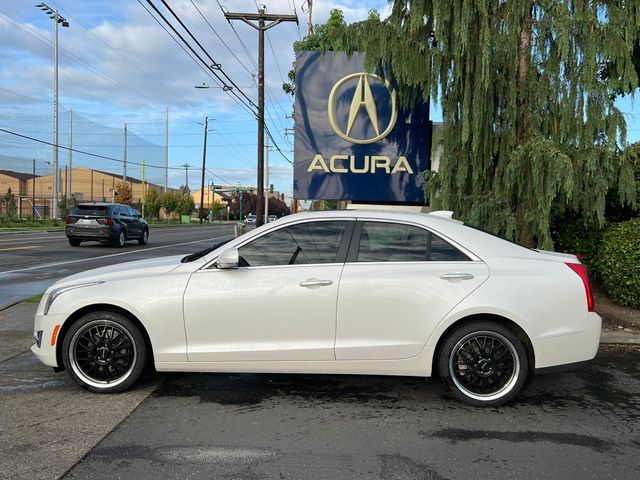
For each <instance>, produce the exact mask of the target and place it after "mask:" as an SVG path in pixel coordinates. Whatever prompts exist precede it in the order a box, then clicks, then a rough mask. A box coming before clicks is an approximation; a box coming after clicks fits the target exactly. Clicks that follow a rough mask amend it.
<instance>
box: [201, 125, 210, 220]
mask: <svg viewBox="0 0 640 480" xmlns="http://www.w3.org/2000/svg"><path fill="white" fill-rule="evenodd" d="M208 128H209V117H204V145H203V147H202V180H201V181H200V207H199V208H198V221H199V222H200V223H202V207H203V206H204V170H205V168H206V165H207V129H208Z"/></svg>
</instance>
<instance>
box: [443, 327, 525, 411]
mask: <svg viewBox="0 0 640 480" xmlns="http://www.w3.org/2000/svg"><path fill="white" fill-rule="evenodd" d="M490 341H491V343H489V342H490ZM528 371H529V362H528V358H527V351H526V349H525V347H524V345H523V343H522V341H521V340H520V339H519V338H518V337H517V336H516V335H515V334H514V333H513V332H512V331H511V330H510V329H508V328H507V327H504V326H503V325H500V324H498V323H495V322H491V321H479V322H473V323H468V324H466V325H462V326H461V327H459V328H457V329H456V330H454V331H453V332H452V333H451V334H449V336H448V337H447V338H446V339H445V341H444V343H443V344H442V348H441V349H440V352H439V355H438V373H439V374H440V378H441V379H442V381H443V382H444V383H445V384H446V386H447V387H448V388H449V390H450V392H451V395H453V397H454V398H455V399H456V400H459V401H460V402H462V403H466V404H468V405H473V406H478V407H495V406H497V405H502V404H504V403H506V402H509V401H510V400H512V399H513V398H515V397H516V395H518V393H520V391H521V390H522V387H523V386H524V384H525V381H526V379H527V374H528Z"/></svg>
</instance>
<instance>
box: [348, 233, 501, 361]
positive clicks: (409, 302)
mask: <svg viewBox="0 0 640 480" xmlns="http://www.w3.org/2000/svg"><path fill="white" fill-rule="evenodd" d="M488 276H489V270H488V268H487V266H486V265H485V264H484V263H483V262H482V261H480V260H479V259H477V258H475V257H474V256H473V254H471V253H470V252H466V251H464V250H463V249H462V248H461V247H459V246H456V245H454V244H453V243H452V242H451V241H450V240H447V239H445V238H443V237H442V236H439V235H437V234H436V233H435V232H431V231H429V230H427V229H426V228H425V227H423V226H420V225H414V224H406V223H397V222H387V221H384V222H383V221H375V222H374V221H365V222H358V224H357V227H356V230H355V232H354V239H353V240H352V242H351V249H350V251H349V255H348V257H347V263H346V264H345V267H344V270H343V272H342V277H341V280H340V289H339V293H338V309H337V332H336V359H337V360H371V359H401V358H409V357H412V356H415V355H417V354H418V353H419V352H420V351H421V350H422V348H423V346H424V345H425V343H426V341H427V339H428V338H429V335H430V334H431V332H432V331H433V329H434V328H435V326H436V325H437V324H438V323H439V322H440V321H441V320H442V319H443V318H444V317H445V315H446V314H447V312H449V311H450V310H451V309H452V308H453V307H454V306H455V305H456V304H457V303H459V302H460V301H461V300H463V299H464V298H465V297H466V296H468V295H469V294H470V293H471V292H473V291H474V290H475V289H476V288H478V287H479V286H480V285H481V284H482V283H483V282H484V281H485V280H486V279H487V278H488Z"/></svg>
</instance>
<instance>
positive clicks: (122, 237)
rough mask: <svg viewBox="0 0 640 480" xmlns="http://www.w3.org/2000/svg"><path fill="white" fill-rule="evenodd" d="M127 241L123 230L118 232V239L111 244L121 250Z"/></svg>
mask: <svg viewBox="0 0 640 480" xmlns="http://www.w3.org/2000/svg"><path fill="white" fill-rule="evenodd" d="M126 241H127V234H126V232H125V231H124V228H123V229H121V230H120V233H119V234H118V238H116V240H115V242H114V243H113V244H114V245H115V246H116V247H118V248H122V247H124V244H125V242H126Z"/></svg>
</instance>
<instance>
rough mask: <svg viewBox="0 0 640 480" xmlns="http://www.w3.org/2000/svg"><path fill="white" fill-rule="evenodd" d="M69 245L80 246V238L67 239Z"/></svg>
mask: <svg viewBox="0 0 640 480" xmlns="http://www.w3.org/2000/svg"><path fill="white" fill-rule="evenodd" d="M69 245H71V246H72V247H79V246H80V240H77V239H75V238H70V239H69Z"/></svg>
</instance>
